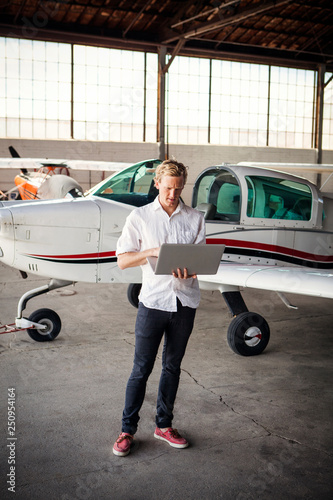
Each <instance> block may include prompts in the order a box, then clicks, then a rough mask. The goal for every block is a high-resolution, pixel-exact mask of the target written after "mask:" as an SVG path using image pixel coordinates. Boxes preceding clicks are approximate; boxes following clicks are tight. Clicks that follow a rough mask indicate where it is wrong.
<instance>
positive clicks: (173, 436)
mask: <svg viewBox="0 0 333 500" xmlns="http://www.w3.org/2000/svg"><path fill="white" fill-rule="evenodd" d="M154 437H156V439H161V440H162V441H166V442H167V443H169V445H170V446H173V447H174V448H187V447H188V442H187V441H186V439H185V438H183V437H181V435H180V434H179V433H178V431H177V429H173V428H172V427H169V428H168V429H167V430H166V431H165V432H163V431H162V430H161V429H159V428H158V427H156V429H155V432H154Z"/></svg>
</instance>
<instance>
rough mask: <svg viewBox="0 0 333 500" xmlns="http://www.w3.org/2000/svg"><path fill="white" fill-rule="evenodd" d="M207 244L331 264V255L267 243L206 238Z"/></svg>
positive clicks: (332, 257)
mask: <svg viewBox="0 0 333 500" xmlns="http://www.w3.org/2000/svg"><path fill="white" fill-rule="evenodd" d="M207 243H208V244H211V245H226V246H227V247H233V248H248V249H251V250H258V251H260V250H262V251H264V252H273V253H279V254H281V255H289V256H290V257H297V258H299V259H304V260H312V261H315V262H333V256H332V255H318V254H313V253H308V252H302V251H301V250H295V249H294V248H288V247H282V246H279V245H269V244H268V243H256V242H254V241H241V240H230V239H228V238H207Z"/></svg>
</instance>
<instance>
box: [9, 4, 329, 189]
mask: <svg viewBox="0 0 333 500" xmlns="http://www.w3.org/2000/svg"><path fill="white" fill-rule="evenodd" d="M0 13H1V20H0V35H1V36H2V37H4V38H3V39H2V40H7V41H10V42H14V40H19V41H20V42H21V43H22V42H23V41H25V42H26V43H28V41H32V42H34V43H35V44H36V43H37V42H38V41H42V42H44V41H48V42H53V43H54V44H58V45H57V51H58V53H57V55H54V54H52V56H51V52H50V50H49V52H48V54H49V58H50V57H52V63H54V64H52V65H51V64H50V66H52V69H51V68H50V69H49V70H48V69H47V68H46V62H45V58H46V55H45V54H46V52H45V51H46V48H45V47H42V48H41V47H40V46H39V49H40V51H43V55H41V56H40V59H41V60H40V59H39V56H38V57H37V56H36V57H37V59H36V60H34V59H33V57H32V56H31V54H30V55H26V57H27V58H28V59H27V60H26V62H27V63H28V64H29V61H31V62H30V66H33V68H34V70H33V74H31V75H29V74H28V72H27V71H26V72H25V74H21V73H20V70H19V67H21V68H23V67H24V66H23V63H24V55H22V54H24V52H25V53H27V52H28V51H29V50H30V51H33V50H34V49H33V46H31V45H30V46H29V45H28V46H27V47H24V48H23V47H21V48H19V47H17V46H15V44H14V43H11V44H10V45H8V47H7V49H5V47H3V49H2V54H3V55H2V64H3V65H4V68H5V71H4V77H5V78H4V80H2V82H3V84H2V88H6V89H7V90H6V91H4V90H3V91H2V99H3V101H2V102H3V104H2V107H3V109H4V112H3V119H2V120H1V122H0V123H1V125H0V127H1V128H0V135H1V137H2V138H4V140H3V139H1V140H0V148H1V149H0V155H1V156H2V157H5V156H8V146H9V145H10V143H13V140H14V139H15V143H13V144H14V145H16V146H17V150H18V151H19V152H20V154H21V155H22V156H28V157H36V156H41V157H48V158H50V157H52V158H59V157H60V156H62V157H63V156H65V157H66V158H72V159H80V158H82V157H84V158H86V159H90V160H108V161H114V160H115V161H133V162H135V161H136V160H137V158H138V157H139V158H147V157H151V158H156V157H165V156H170V155H174V156H176V157H178V156H179V157H180V156H181V157H182V158H184V161H185V162H187V164H189V165H190V166H191V172H193V174H190V177H191V179H190V181H191V182H194V178H195V177H196V176H197V175H198V173H199V172H200V171H201V170H202V168H203V167H205V166H210V165H214V164H220V163H221V162H236V161H248V160H249V159H250V160H251V161H252V160H253V161H271V162H281V161H283V162H288V163H289V162H305V163H332V153H331V151H332V149H333V145H332V115H333V112H332V97H331V96H332V6H331V4H330V2H329V1H327V0H326V1H325V0H321V1H318V2H314V1H307V2H292V1H282V0H281V1H277V0H275V1H268V0H267V1H266V0H264V1H257V0H242V1H228V2H219V1H215V0H211V1H197V2H192V1H177V2H176V1H172V0H170V1H166V2H163V5H160V4H159V2H157V1H154V0H152V1H147V2H145V1H138V2H132V1H123V2H113V1H100V2H90V1H84V0H83V1H71V0H69V1H67V0H66V1H64V2H54V1H43V2H38V1H37V0H36V1H35V0H26V1H25V2H20V1H17V2H16V1H12V2H9V3H4V4H3V6H0ZM13 37H16V38H13ZM89 48H90V50H89ZM102 49H104V50H103V51H102ZM107 49H109V51H108V50H107ZM35 50H36V49H35ZM110 50H111V51H112V52H110ZM20 51H21V52H20ZM132 51H133V52H132ZM60 52H61V54H62V58H63V59H61V61H62V62H64V61H65V63H66V65H67V66H68V69H67V70H66V71H69V72H70V73H71V75H70V76H69V81H67V76H66V77H63V76H61V75H60V74H59V71H60V69H59V64H60V62H59V61H60V59H59V58H60V56H59V53H60ZM133 53H134V54H136V55H137V57H141V59H140V60H139V61H135V62H134V61H133V60H132V59H133V58H130V57H129V54H133ZM10 54H12V56H13V57H14V60H15V61H14V63H13V64H11V65H10V66H8V65H9V61H10ZM18 54H21V55H18ZM65 54H68V57H67V58H65ZM138 54H140V56H139V55H138ZM22 58H23V59H22ZM43 58H44V65H43V64H42V61H43ZM117 58H120V59H121V60H122V64H123V66H124V67H123V68H120V69H123V71H120V70H119V67H118V65H117V63H116V62H115V61H116V59H117ZM100 59H101V60H102V62H96V61H100ZM103 61H104V62H103ZM106 61H107V62H106ZM109 61H110V62H109ZM32 62H33V64H32ZM108 64H109V72H110V75H109V79H107V80H106V81H104V80H103V81H102V78H101V75H103V76H104V77H105V78H107V77H106V76H105V75H106V67H107V65H108ZM6 68H7V69H6ZM129 69H135V71H129ZM21 71H22V73H23V69H22V70H21ZM52 72H53V76H52ZM50 73H51V76H50ZM134 73H135V74H134ZM43 74H44V75H45V74H46V76H44V77H43V76H42V75H43ZM55 74H57V75H58V76H57V77H55V76H54V75H55ZM82 74H86V75H89V76H90V78H91V80H90V85H88V79H85V78H84V77H82ZM39 75H40V76H39ZM105 78H104V79H105ZM15 79H16V80H19V82H20V88H21V94H20V90H19V89H17V91H16V92H15V90H14V89H15V84H13V83H12V82H13V80H15ZM35 79H36V80H37V81H38V85H39V86H37V82H36V83H35V84H34V81H35ZM43 79H44V80H45V81H44V82H43ZM63 79H65V80H66V82H67V83H68V85H67V86H66V89H65V90H64V87H65V86H64V85H63V81H62V80H63ZM39 80H41V81H39ZM84 80H85V81H86V82H87V84H86V85H82V83H84ZM116 81H119V82H121V84H120V83H119V87H118V88H117V85H116ZM129 82H130V83H129ZM42 83H44V84H45V85H44V86H43V85H41V84H42ZM296 83H297V85H296ZM80 84H81V85H80ZM32 87H34V88H38V89H40V91H39V93H38V95H37V96H36V95H34V94H33V91H32ZM125 87H126V88H127V90H126V92H125V91H124V88H125ZM22 88H23V89H24V90H25V94H24V98H23V97H22V95H23V94H22ZM46 88H48V89H49V91H48V93H47V91H46ZM51 89H52V90H51ZM121 89H123V90H121ZM6 92H7V94H8V92H10V94H9V95H6ZM51 92H52V93H53V97H52V96H51V97H50V93H51ZM106 93H108V96H107V97H105V94H106ZM43 94H44V95H43ZM66 94H68V96H66V97H64V96H65V95H66ZM82 96H83V97H82ZM101 96H103V98H102V97H101ZM221 96H223V97H221ZM6 97H7V98H6ZM9 97H10V98H11V99H9ZM50 99H51V101H53V104H55V105H56V106H55V107H54V108H52V109H53V110H51V107H50V102H49V101H50ZM25 101H28V102H25ZM6 102H7V107H6V104H5V103H6ZM18 102H19V103H20V107H19V108H18V105H17V103H18ZM102 104H103V106H102ZM79 105H80V106H79ZM79 108H80V109H81V113H80V112H79V110H78V109H79ZM99 108H103V109H99ZM195 108H197V111H196V113H195V112H194V109H195ZM82 109H84V113H83V112H82ZM96 113H97V115H96ZM7 138H11V140H8V139H7ZM41 139H42V140H41ZM54 139H56V141H55V140H54ZM36 141H37V142H36ZM81 141H82V142H81ZM133 144H135V148H134V147H133ZM197 146H199V148H198V147H197ZM59 150H60V152H61V153H60V152H59ZM59 155H60V156H59ZM85 175H86V174H85ZM90 177H91V176H90ZM98 180H100V178H99V177H96V176H95V177H94V176H93V177H92V179H91V178H90V179H83V182H82V183H83V184H84V187H91V186H90V185H88V186H87V184H94V183H96V182H97V181H98ZM311 180H315V179H313V178H312V179H311ZM79 181H81V179H79Z"/></svg>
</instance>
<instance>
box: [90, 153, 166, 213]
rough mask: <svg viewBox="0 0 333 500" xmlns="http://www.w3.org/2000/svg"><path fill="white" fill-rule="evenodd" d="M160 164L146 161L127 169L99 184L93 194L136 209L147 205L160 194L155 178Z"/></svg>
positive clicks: (154, 161)
mask: <svg viewBox="0 0 333 500" xmlns="http://www.w3.org/2000/svg"><path fill="white" fill-rule="evenodd" d="M159 163H160V161H159V160H153V161H145V162H141V163H137V164H136V165H133V166H132V167H129V168H126V169H125V170H123V171H122V172H119V174H117V175H114V176H112V177H111V178H110V179H107V180H106V181H105V182H103V183H101V184H99V185H98V186H97V188H96V190H95V191H92V192H91V194H93V195H94V196H99V197H101V198H106V199H108V200H112V201H118V202H120V203H126V204H127V205H134V206H136V207H141V206H143V205H146V204H147V203H150V202H151V201H153V200H154V199H155V197H156V195H157V194H158V190H157V189H156V188H155V183H154V176H155V170H156V167H157V166H158V165H159Z"/></svg>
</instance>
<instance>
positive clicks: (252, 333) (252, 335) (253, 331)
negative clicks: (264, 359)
mask: <svg viewBox="0 0 333 500" xmlns="http://www.w3.org/2000/svg"><path fill="white" fill-rule="evenodd" d="M261 339H262V333H261V331H260V329H259V328H258V327H256V326H251V327H250V328H248V329H247V330H246V332H245V335H244V342H245V344H246V345H248V346H249V347H254V346H256V345H258V344H259V342H260V341H261Z"/></svg>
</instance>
